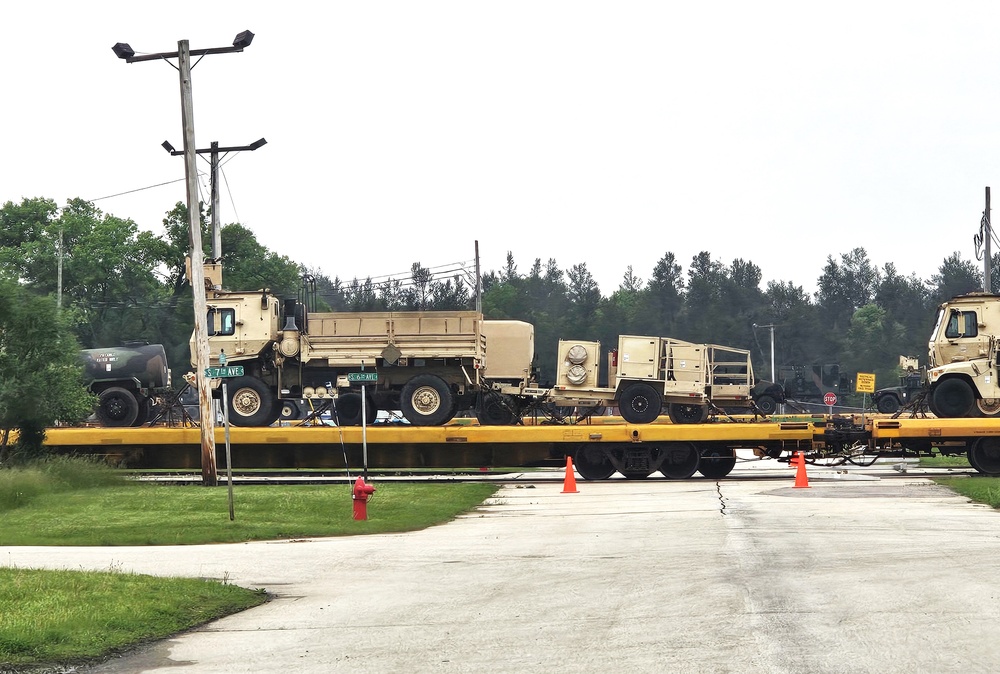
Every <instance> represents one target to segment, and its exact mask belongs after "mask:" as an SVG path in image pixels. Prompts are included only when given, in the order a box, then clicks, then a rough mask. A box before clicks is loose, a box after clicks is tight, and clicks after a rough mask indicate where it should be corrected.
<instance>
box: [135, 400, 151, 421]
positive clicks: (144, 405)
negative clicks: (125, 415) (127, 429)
mask: <svg viewBox="0 0 1000 674" xmlns="http://www.w3.org/2000/svg"><path fill="white" fill-rule="evenodd" d="M136 400H137V401H138V402H139V413H138V414H137V415H135V421H133V422H132V425H133V426H142V425H143V424H144V423H146V422H147V421H149V420H150V419H152V418H153V401H152V400H151V399H150V398H147V397H146V396H144V395H136Z"/></svg>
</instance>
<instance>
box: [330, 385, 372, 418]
mask: <svg viewBox="0 0 1000 674" xmlns="http://www.w3.org/2000/svg"><path fill="white" fill-rule="evenodd" d="M334 408H335V410H336V412H337V425H338V426H360V425H361V394H360V393H355V392H354V391H349V392H347V393H342V394H341V395H340V396H339V397H338V398H337V402H336V403H335V405H334ZM376 417H378V408H377V407H376V406H375V403H374V401H372V399H371V396H369V397H368V400H366V401H365V424H366V425H367V424H373V423H375V418H376Z"/></svg>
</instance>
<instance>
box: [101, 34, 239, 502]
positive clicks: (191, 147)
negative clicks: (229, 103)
mask: <svg viewBox="0 0 1000 674" xmlns="http://www.w3.org/2000/svg"><path fill="white" fill-rule="evenodd" d="M252 41H253V33H251V32H250V31H248V30H245V31H243V32H242V33H239V34H238V35H237V36H236V38H235V39H234V40H233V45H232V46H231V47H214V48H210V49H190V47H189V45H188V41H187V40H180V41H178V42H177V51H175V52H162V53H157V54H144V55H142V56H136V55H135V50H134V49H132V47H131V46H130V45H129V44H128V43H126V42H119V43H117V44H115V45H114V46H113V47H112V48H111V50H112V51H113V52H114V53H115V56H117V57H118V58H120V59H122V60H124V61H125V62H126V63H138V62H140V61H155V60H164V61H166V60H167V59H171V58H176V59H177V65H176V66H174V67H176V68H177V71H178V73H179V74H180V85H181V128H182V131H183V134H184V136H183V137H184V150H183V152H182V153H181V154H183V155H184V177H185V182H186V184H187V210H188V226H189V227H190V239H191V279H190V280H191V290H192V294H193V296H194V298H193V299H194V302H193V304H194V338H195V347H196V348H195V353H194V361H195V368H196V370H197V371H196V372H195V373H194V375H195V377H196V379H197V383H198V402H199V409H200V410H201V420H200V426H201V475H202V481H203V483H204V484H205V485H206V486H215V485H217V484H218V483H219V479H218V474H217V472H216V468H215V413H214V411H213V409H212V398H211V392H210V390H209V387H210V382H209V379H208V377H207V376H206V370H207V368H208V366H209V364H210V362H211V354H210V352H209V346H208V302H207V293H206V289H205V268H204V259H203V257H204V256H203V253H202V248H201V245H202V244H201V223H200V217H199V214H200V209H199V208H198V167H197V166H196V161H197V150H195V141H194V103H193V102H192V96H191V68H192V67H193V65H192V64H191V57H192V56H206V55H208V54H229V53H233V52H241V51H243V49H244V48H246V47H248V46H249V45H250V43H251V42H252ZM199 60H200V59H199ZM171 65H173V64H171ZM163 147H164V149H166V150H167V152H170V153H171V154H173V153H174V152H175V150H174V149H173V146H172V145H170V144H169V143H164V144H163Z"/></svg>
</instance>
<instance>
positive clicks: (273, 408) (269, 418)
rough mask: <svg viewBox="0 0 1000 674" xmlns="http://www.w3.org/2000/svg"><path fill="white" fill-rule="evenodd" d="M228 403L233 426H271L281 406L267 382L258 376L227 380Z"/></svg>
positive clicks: (276, 418)
mask: <svg viewBox="0 0 1000 674" xmlns="http://www.w3.org/2000/svg"><path fill="white" fill-rule="evenodd" d="M226 396H227V398H228V399H227V400H226V405H227V406H228V412H229V423H230V424H232V425H233V426H244V427H246V426H270V425H271V424H273V423H274V422H275V421H277V420H278V415H280V414H281V407H279V405H278V399H277V397H276V396H275V395H274V392H273V391H271V389H270V387H268V385H267V384H265V383H264V382H262V381H261V380H260V379H257V378H256V377H236V378H234V379H231V380H230V381H227V382H226Z"/></svg>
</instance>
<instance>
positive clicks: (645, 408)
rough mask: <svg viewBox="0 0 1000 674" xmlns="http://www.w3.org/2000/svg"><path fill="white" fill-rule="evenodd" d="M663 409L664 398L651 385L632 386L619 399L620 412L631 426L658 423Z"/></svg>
mask: <svg viewBox="0 0 1000 674" xmlns="http://www.w3.org/2000/svg"><path fill="white" fill-rule="evenodd" d="M662 409H663V397H662V396H661V395H660V394H659V392H657V390H656V389H655V388H653V387H652V386H650V385H649V384H645V383H639V384H632V385H631V386H629V387H628V388H626V389H625V390H624V391H622V392H621V395H620V396H619V397H618V412H619V414H621V415H622V418H623V419H624V420H625V421H627V422H628V423H630V424H648V423H652V422H653V421H656V417H658V416H660V412H661V411H662Z"/></svg>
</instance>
